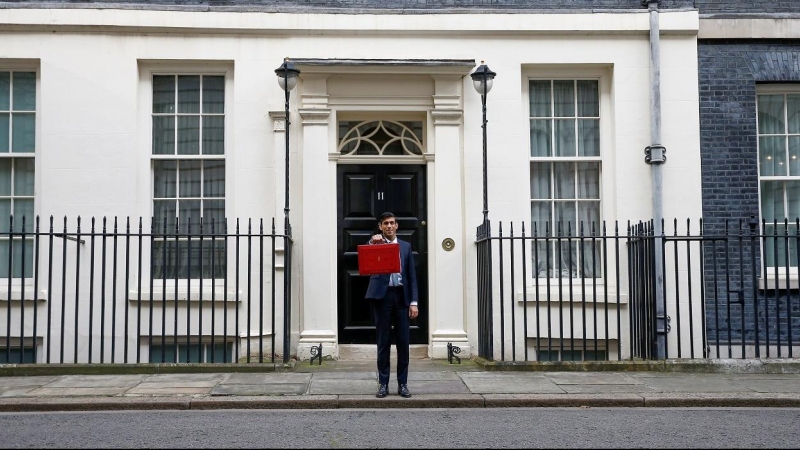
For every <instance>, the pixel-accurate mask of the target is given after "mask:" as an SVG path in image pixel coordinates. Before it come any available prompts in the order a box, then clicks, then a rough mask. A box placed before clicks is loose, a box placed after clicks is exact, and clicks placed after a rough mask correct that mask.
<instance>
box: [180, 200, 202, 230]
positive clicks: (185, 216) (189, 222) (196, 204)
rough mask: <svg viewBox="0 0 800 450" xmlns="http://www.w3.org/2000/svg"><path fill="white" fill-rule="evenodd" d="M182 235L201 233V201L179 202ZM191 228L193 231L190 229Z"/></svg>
mask: <svg viewBox="0 0 800 450" xmlns="http://www.w3.org/2000/svg"><path fill="white" fill-rule="evenodd" d="M178 217H180V229H181V233H186V232H191V233H192V234H198V233H200V200H181V201H179V202H178ZM190 226H191V230H190V229H189V227H190Z"/></svg>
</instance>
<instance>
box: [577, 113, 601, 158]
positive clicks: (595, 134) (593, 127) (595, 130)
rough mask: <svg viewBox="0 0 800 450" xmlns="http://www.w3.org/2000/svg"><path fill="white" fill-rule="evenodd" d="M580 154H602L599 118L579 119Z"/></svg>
mask: <svg viewBox="0 0 800 450" xmlns="http://www.w3.org/2000/svg"><path fill="white" fill-rule="evenodd" d="M578 156H600V121H599V120H597V119H581V120H578Z"/></svg>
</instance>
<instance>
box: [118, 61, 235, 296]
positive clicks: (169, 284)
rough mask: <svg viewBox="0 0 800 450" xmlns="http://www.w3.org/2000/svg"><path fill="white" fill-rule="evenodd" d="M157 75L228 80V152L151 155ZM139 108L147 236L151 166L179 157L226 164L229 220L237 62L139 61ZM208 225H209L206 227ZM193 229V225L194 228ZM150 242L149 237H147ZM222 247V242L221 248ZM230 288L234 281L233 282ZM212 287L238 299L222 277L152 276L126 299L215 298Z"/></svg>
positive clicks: (147, 257)
mask: <svg viewBox="0 0 800 450" xmlns="http://www.w3.org/2000/svg"><path fill="white" fill-rule="evenodd" d="M158 75H173V76H174V75H206V76H222V77H224V79H225V97H224V98H225V113H224V116H225V119H224V125H225V138H224V152H223V154H221V155H210V156H204V155H177V154H176V155H155V154H153V145H152V139H153V124H152V120H153V119H152V117H153V77H154V76H158ZM138 93H139V95H138V97H139V101H138V102H139V105H140V108H139V110H140V116H139V117H140V121H141V123H142V126H141V127H140V143H141V146H140V155H141V157H140V159H139V164H140V174H141V175H140V177H139V186H140V191H139V192H140V198H141V199H142V200H143V201H142V202H141V203H140V205H139V206H140V211H141V216H142V218H143V222H144V223H143V227H144V230H145V231H146V232H147V231H149V228H150V223H149V222H150V217H153V214H154V212H155V211H154V203H153V199H154V187H153V179H154V176H155V173H154V165H153V162H154V161H155V160H164V159H168V160H175V159H222V160H224V161H225V196H224V198H223V199H224V201H225V217H228V218H229V217H231V215H232V206H231V202H230V199H231V198H233V184H234V183H232V182H231V181H230V180H232V177H233V165H234V162H233V158H232V152H231V151H230V149H231V148H232V145H233V139H232V134H233V103H234V96H233V64H232V62H229V61H207V62H203V61H169V62H164V61H143V60H140V61H139V89H138ZM204 227H205V224H204ZM234 227H235V224H232V223H230V221H229V223H228V232H229V233H230V232H231V231H232V230H233V229H234ZM192 228H194V225H193V226H192ZM222 240H224V237H218V238H217V242H218V243H219V242H220V241H222ZM203 241H204V243H208V244H209V245H210V243H211V237H210V235H209V236H207V237H206V238H204V239H203ZM148 242H149V239H148ZM218 245H219V244H218ZM232 247H233V245H228V246H227V248H226V260H227V267H226V270H227V271H228V272H227V273H228V277H229V278H230V276H231V275H230V274H231V266H232V265H234V264H235V256H234V254H233V253H232ZM151 250H152V249H151V248H149V245H148V246H146V247H145V250H144V251H143V252H142V260H143V269H147V270H144V273H147V274H149V273H150V270H149V268H148V267H147V266H148V265H149V264H150V263H149V261H150V256H151ZM151 282H152V292H150V283H151ZM229 284H230V283H229ZM212 286H214V295H215V297H216V300H222V299H223V298H225V297H227V298H228V300H233V299H235V297H236V296H235V292H234V291H233V290H232V289H231V288H230V286H229V289H228V292H227V295H226V293H225V292H224V278H213V279H212V278H203V280H202V285H201V282H200V279H199V278H178V279H177V286H176V280H175V278H174V277H173V278H167V279H166V282H165V280H164V279H162V278H160V277H159V278H154V279H153V280H149V279H143V280H142V286H141V289H142V292H141V293H139V292H138V291H137V290H136V287H132V288H131V291H130V292H129V293H128V298H129V299H131V300H136V299H139V298H141V299H142V300H148V301H149V300H150V299H151V297H152V300H153V301H162V300H166V301H177V300H181V301H183V300H188V301H198V300H203V301H206V300H211V297H212ZM201 288H202V298H201V297H200V290H201Z"/></svg>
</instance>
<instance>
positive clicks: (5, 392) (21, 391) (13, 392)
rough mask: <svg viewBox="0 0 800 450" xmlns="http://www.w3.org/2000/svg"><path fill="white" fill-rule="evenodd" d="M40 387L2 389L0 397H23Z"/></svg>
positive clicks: (0, 388) (0, 389)
mask: <svg viewBox="0 0 800 450" xmlns="http://www.w3.org/2000/svg"><path fill="white" fill-rule="evenodd" d="M38 388H39V386H10V387H0V397H22V396H25V395H27V394H28V393H29V392H30V391H32V390H34V389H38Z"/></svg>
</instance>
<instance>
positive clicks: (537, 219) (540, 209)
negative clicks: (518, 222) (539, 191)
mask: <svg viewBox="0 0 800 450" xmlns="http://www.w3.org/2000/svg"><path fill="white" fill-rule="evenodd" d="M551 205H552V204H551V203H550V202H532V203H531V223H532V224H533V229H532V230H531V234H533V233H534V231H535V232H536V235H537V236H547V234H548V233H549V232H551V231H552V228H551V225H550V222H551V221H552V220H553V219H552V210H551V209H550V207H551Z"/></svg>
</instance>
